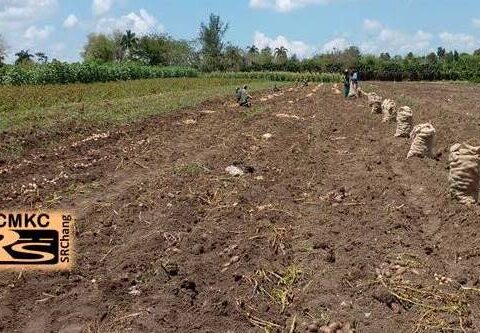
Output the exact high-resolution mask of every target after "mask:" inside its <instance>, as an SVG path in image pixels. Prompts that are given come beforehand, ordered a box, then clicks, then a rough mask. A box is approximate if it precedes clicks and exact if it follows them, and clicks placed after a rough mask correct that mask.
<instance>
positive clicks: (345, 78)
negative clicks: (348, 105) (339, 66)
mask: <svg viewBox="0 0 480 333" xmlns="http://www.w3.org/2000/svg"><path fill="white" fill-rule="evenodd" d="M343 93H344V95H345V98H347V97H348V95H349V94H350V71H349V70H348V69H346V70H345V72H344V76H343Z"/></svg>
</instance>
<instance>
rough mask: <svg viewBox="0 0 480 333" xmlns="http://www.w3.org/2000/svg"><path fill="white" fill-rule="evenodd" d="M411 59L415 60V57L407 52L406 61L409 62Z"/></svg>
mask: <svg viewBox="0 0 480 333" xmlns="http://www.w3.org/2000/svg"><path fill="white" fill-rule="evenodd" d="M413 58H415V56H414V55H413V52H408V54H407V59H409V60H411V59H413Z"/></svg>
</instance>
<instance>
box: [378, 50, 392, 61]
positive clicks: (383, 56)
mask: <svg viewBox="0 0 480 333" xmlns="http://www.w3.org/2000/svg"><path fill="white" fill-rule="evenodd" d="M380 59H382V60H386V61H388V60H390V59H392V57H391V56H390V53H388V52H386V53H380Z"/></svg>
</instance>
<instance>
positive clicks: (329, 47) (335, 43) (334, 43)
mask: <svg viewBox="0 0 480 333" xmlns="http://www.w3.org/2000/svg"><path fill="white" fill-rule="evenodd" d="M350 45H352V44H350V42H349V41H348V40H346V39H345V38H343V37H338V38H334V39H332V40H330V41H328V42H326V43H325V44H324V45H323V46H322V52H323V53H331V52H333V51H336V50H338V51H343V50H345V49H346V48H348V47H349V46H350Z"/></svg>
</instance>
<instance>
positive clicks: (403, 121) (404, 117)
mask: <svg viewBox="0 0 480 333" xmlns="http://www.w3.org/2000/svg"><path fill="white" fill-rule="evenodd" d="M412 130H413V112H412V109H410V108H409V107H408V106H403V107H401V108H400V110H398V112H397V131H396V132H395V136H396V137H405V138H409V137H410V133H412Z"/></svg>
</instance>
